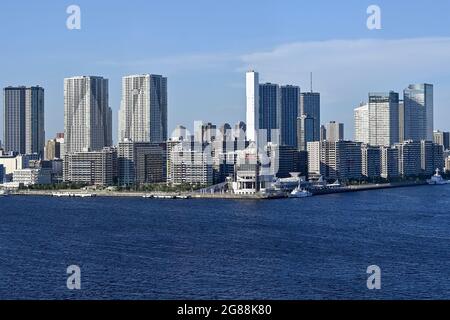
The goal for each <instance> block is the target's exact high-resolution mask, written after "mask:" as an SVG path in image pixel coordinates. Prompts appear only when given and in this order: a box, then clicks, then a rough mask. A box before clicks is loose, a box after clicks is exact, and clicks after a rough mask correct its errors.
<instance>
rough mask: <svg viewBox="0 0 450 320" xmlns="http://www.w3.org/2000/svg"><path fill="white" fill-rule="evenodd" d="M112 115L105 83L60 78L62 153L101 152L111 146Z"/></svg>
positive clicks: (79, 78) (92, 78)
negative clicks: (62, 81) (63, 149)
mask: <svg viewBox="0 0 450 320" xmlns="http://www.w3.org/2000/svg"><path fill="white" fill-rule="evenodd" d="M111 126H112V113H111V108H110V107H109V103H108V80H107V79H104V78H102V77H84V76H83V77H74V78H67V79H64V128H65V134H64V138H65V153H74V152H84V151H101V150H102V149H103V148H104V147H107V146H111V145H112V131H111V129H112V128H111Z"/></svg>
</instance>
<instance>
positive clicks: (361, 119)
mask: <svg viewBox="0 0 450 320" xmlns="http://www.w3.org/2000/svg"><path fill="white" fill-rule="evenodd" d="M354 118H355V141H356V142H362V143H369V105H368V104H367V103H366V104H362V105H360V106H359V107H358V108H356V109H355V110H354Z"/></svg>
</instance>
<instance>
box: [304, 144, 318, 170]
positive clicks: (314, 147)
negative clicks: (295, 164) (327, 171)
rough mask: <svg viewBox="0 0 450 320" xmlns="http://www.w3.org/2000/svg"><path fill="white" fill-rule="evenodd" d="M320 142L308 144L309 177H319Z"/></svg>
mask: <svg viewBox="0 0 450 320" xmlns="http://www.w3.org/2000/svg"><path fill="white" fill-rule="evenodd" d="M320 145H321V142H320V141H315V142H308V145H307V150H308V173H309V175H310V176H318V175H320Z"/></svg>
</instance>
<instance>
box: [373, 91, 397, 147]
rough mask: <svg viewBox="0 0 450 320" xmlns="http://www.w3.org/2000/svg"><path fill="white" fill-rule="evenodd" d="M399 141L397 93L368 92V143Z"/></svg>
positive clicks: (387, 143)
mask: <svg viewBox="0 0 450 320" xmlns="http://www.w3.org/2000/svg"><path fill="white" fill-rule="evenodd" d="M397 142H399V98H398V93H395V92H392V91H391V92H388V93H370V94H369V144H370V145H372V146H390V145H393V144H395V143H397Z"/></svg>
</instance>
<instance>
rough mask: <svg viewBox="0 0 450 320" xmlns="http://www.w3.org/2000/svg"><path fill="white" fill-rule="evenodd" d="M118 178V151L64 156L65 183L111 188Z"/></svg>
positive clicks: (106, 149)
mask: <svg viewBox="0 0 450 320" xmlns="http://www.w3.org/2000/svg"><path fill="white" fill-rule="evenodd" d="M116 177H117V150H115V149H114V148H104V149H103V150H101V151H90V152H87V151H86V152H76V153H68V154H66V155H65V156H64V181H66V182H72V183H80V184H86V185H95V186H111V185H114V184H115V181H116Z"/></svg>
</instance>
